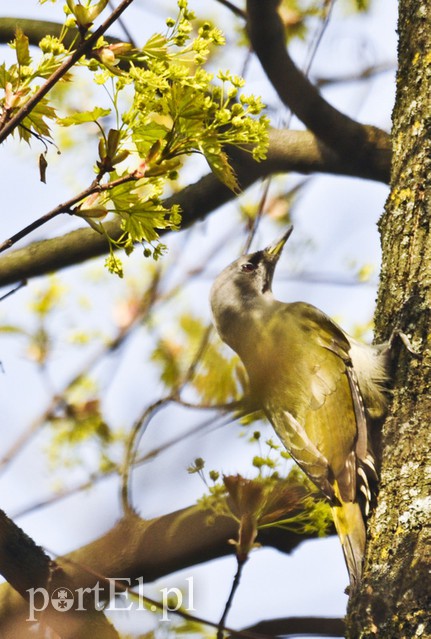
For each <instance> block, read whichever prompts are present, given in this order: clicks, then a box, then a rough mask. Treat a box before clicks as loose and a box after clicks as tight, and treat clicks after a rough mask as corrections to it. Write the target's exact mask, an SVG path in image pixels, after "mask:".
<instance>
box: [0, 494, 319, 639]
mask: <svg viewBox="0 0 431 639" xmlns="http://www.w3.org/2000/svg"><path fill="white" fill-rule="evenodd" d="M209 518H211V521H212V523H211V524H209V523H208V521H209ZM237 527H238V524H237V522H236V521H235V520H234V519H233V518H232V517H227V516H225V515H215V514H214V512H213V511H206V510H200V509H198V508H197V507H196V506H192V507H190V508H185V509H183V510H179V511H176V512H173V513H169V514H167V515H163V516H161V517H157V518H155V519H152V520H149V521H144V520H142V519H140V518H139V517H138V516H136V515H133V516H128V517H126V518H124V519H122V520H121V521H120V522H118V524H116V525H115V526H114V528H112V529H111V530H110V531H109V532H107V533H106V534H104V535H103V536H101V537H99V539H96V540H95V541H93V542H91V543H89V544H87V545H86V546H83V547H82V548H80V549H79V550H76V551H74V552H72V553H70V554H68V555H67V556H65V557H64V558H59V559H56V565H57V566H58V576H56V575H54V576H53V578H52V584H51V587H52V588H53V589H55V587H59V586H64V585H67V587H68V588H70V589H76V588H78V587H79V588H92V587H94V585H95V584H96V583H97V582H100V576H101V575H103V576H104V577H105V578H108V577H118V576H119V575H121V576H122V577H125V576H126V577H130V579H131V580H132V581H133V580H135V579H138V578H139V579H140V581H141V582H142V583H147V582H151V581H154V580H155V579H157V578H159V577H162V576H164V575H167V574H171V573H172V572H175V571H176V570H179V569H181V568H186V567H188V566H193V565H196V564H200V563H203V562H206V561H210V560H211V559H216V558H218V557H222V556H225V555H228V554H231V553H232V546H231V545H230V544H229V543H228V542H229V539H231V538H232V537H234V536H235V535H236V533H237ZM313 537H314V535H296V534H295V533H293V532H290V531H287V530H280V529H278V528H268V529H265V530H262V531H260V533H259V537H258V541H259V542H260V543H261V544H263V545H267V546H272V547H275V548H278V549H279V550H281V551H282V552H287V553H290V552H292V550H293V549H294V548H296V547H297V546H299V545H300V544H301V543H302V542H303V541H306V540H307V539H311V538H313ZM118 549H121V552H118ZM114 550H115V552H114ZM27 615H28V609H27V604H26V602H25V601H24V599H22V598H21V597H20V596H18V595H17V596H14V594H13V590H12V589H11V586H9V584H4V585H2V586H0V634H1V636H2V637H4V638H5V639H12V638H14V637H17V636H20V637H21V638H24V637H26V636H27V634H24V633H23V634H13V633H8V626H9V623H11V620H15V621H16V619H17V618H18V619H19V618H21V619H25V618H26V617H27ZM27 626H28V623H27ZM75 636H78V635H75ZM79 636H82V635H79Z"/></svg>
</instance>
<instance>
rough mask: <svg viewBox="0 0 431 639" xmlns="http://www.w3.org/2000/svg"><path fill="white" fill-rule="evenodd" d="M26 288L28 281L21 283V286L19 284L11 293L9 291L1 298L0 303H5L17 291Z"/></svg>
mask: <svg viewBox="0 0 431 639" xmlns="http://www.w3.org/2000/svg"><path fill="white" fill-rule="evenodd" d="M24 286H27V280H22V282H20V283H19V284H17V285H16V286H15V287H14V288H13V289H12V290H11V291H8V292H7V293H5V294H4V295H2V296H1V297H0V302H3V300H5V299H7V298H8V297H9V296H10V295H13V294H14V293H16V292H17V291H19V290H20V288H23V287H24Z"/></svg>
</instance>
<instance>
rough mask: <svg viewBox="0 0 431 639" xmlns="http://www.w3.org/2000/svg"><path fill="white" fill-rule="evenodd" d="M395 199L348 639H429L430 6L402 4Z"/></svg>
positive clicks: (385, 244) (385, 239) (389, 211)
mask: <svg viewBox="0 0 431 639" xmlns="http://www.w3.org/2000/svg"><path fill="white" fill-rule="evenodd" d="M399 38H400V39H399V71H398V82H397V96H396V105H395V109H394V113H393V167H392V181H391V189H392V190H391V194H390V196H389V198H388V201H387V205H386V210H385V213H384V215H383V217H382V220H381V223H380V230H381V238H382V253H383V264H382V273H381V286H380V292H379V298H378V307H377V311H376V325H377V330H378V333H380V335H384V336H386V337H387V336H388V335H389V334H390V332H391V331H392V330H393V329H397V328H398V329H401V330H402V331H404V332H405V333H407V334H408V335H409V336H410V337H411V339H412V342H413V345H414V347H415V349H416V350H417V351H418V356H417V357H414V356H412V355H411V354H410V353H408V352H407V351H406V350H405V349H404V348H403V347H401V346H399V345H397V346H399V347H398V348H397V352H396V357H395V360H394V392H393V399H392V403H391V410H390V414H389V417H388V419H387V421H386V423H385V424H384V427H383V430H382V435H381V481H380V493H379V497H378V504H377V508H376V510H375V513H374V515H373V517H372V519H371V521H370V525H369V545H368V553H367V558H366V567H365V576H364V582H363V586H362V590H361V592H360V593H358V595H357V596H356V597H355V598H354V599H352V600H351V601H350V613H349V619H348V625H349V633H348V636H349V637H350V638H355V639H356V638H361V639H365V638H366V639H371V638H373V639H374V638H378V639H401V638H402V639H404V638H406V639H411V638H413V637H422V638H425V637H428V638H429V637H431V576H430V572H431V497H430V484H431V468H430V449H431V429H430V419H431V417H430V416H431V392H430V391H431V351H430V341H429V335H430V334H431V237H430V213H431V178H430V175H431V135H430V109H431V100H430V78H431V60H430V55H429V53H428V54H427V55H424V52H429V51H430V50H431V6H430V4H429V3H427V2H421V3H418V2H416V1H415V0H400V15H399Z"/></svg>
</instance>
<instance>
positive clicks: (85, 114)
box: [57, 107, 111, 126]
mask: <svg viewBox="0 0 431 639" xmlns="http://www.w3.org/2000/svg"><path fill="white" fill-rule="evenodd" d="M110 113H111V109H102V107H95V108H94V109H93V110H92V111H81V113H75V114H74V115H68V116H67V117H65V118H57V124H60V125H61V126H71V125H73V124H83V123H84V122H96V121H97V120H98V119H99V118H104V117H106V116H107V115H109V114H110Z"/></svg>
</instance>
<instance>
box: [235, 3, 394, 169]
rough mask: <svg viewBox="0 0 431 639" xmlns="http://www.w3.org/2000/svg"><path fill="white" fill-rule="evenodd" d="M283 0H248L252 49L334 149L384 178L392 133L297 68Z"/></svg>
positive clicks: (292, 104) (313, 128) (291, 103)
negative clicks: (351, 111)
mask: <svg viewBox="0 0 431 639" xmlns="http://www.w3.org/2000/svg"><path fill="white" fill-rule="evenodd" d="M278 5H279V0H268V1H267V2H261V0H248V2H247V13H248V24H247V28H248V33H249V36H250V39H251V43H252V46H253V49H254V51H255V53H256V55H257V56H258V58H259V60H260V62H261V64H262V67H263V68H264V70H265V72H266V74H267V76H268V78H269V79H270V81H271V82H272V84H273V86H274V88H275V89H276V91H277V93H278V95H279V97H280V99H281V100H282V101H283V103H284V104H285V105H286V106H288V107H289V108H290V109H291V110H292V111H293V112H294V113H295V114H296V116H297V117H298V118H299V119H300V120H301V121H302V122H303V123H304V124H305V125H306V126H307V127H308V128H309V129H310V130H311V131H313V133H314V134H315V135H316V136H317V137H318V138H319V139H320V140H322V141H323V142H324V143H325V144H326V145H327V146H328V147H329V148H331V149H333V150H334V151H336V152H337V153H339V154H340V155H341V156H343V157H346V158H347V157H349V158H350V163H351V165H352V166H354V165H356V166H357V167H358V169H359V167H361V166H363V165H365V164H366V165H370V166H372V167H373V172H374V173H375V175H376V176H380V179H382V180H383V181H387V180H388V179H389V165H388V162H387V158H388V156H389V153H390V140H389V136H388V134H387V133H385V132H384V131H382V130H380V129H378V128H376V127H372V126H365V125H362V124H360V123H359V122H356V121H355V120H352V119H351V118H349V117H348V116H346V115H344V114H343V113H341V112H340V111H338V110H337V109H335V108H334V107H333V106H331V105H330V104H329V103H328V102H326V100H325V99H324V98H323V97H322V96H321V95H320V93H319V92H318V90H317V89H316V88H315V87H314V85H313V84H312V83H311V82H310V81H309V80H308V79H307V78H306V77H305V76H304V75H303V74H302V73H301V72H300V71H299V69H297V67H296V66H295V64H294V63H293V61H292V59H291V57H290V56H289V54H288V52H287V50H286V45H285V34H284V27H283V23H282V21H281V18H280V16H279V14H278V12H277V7H278Z"/></svg>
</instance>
